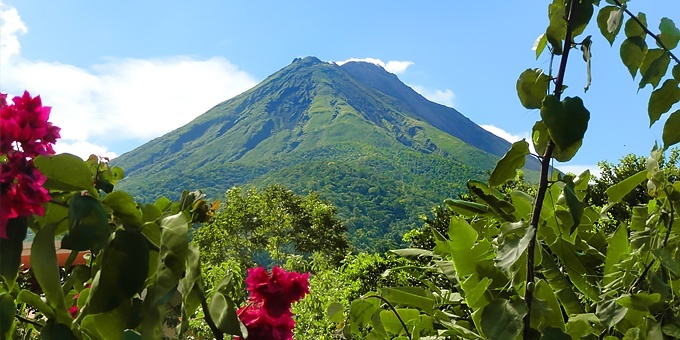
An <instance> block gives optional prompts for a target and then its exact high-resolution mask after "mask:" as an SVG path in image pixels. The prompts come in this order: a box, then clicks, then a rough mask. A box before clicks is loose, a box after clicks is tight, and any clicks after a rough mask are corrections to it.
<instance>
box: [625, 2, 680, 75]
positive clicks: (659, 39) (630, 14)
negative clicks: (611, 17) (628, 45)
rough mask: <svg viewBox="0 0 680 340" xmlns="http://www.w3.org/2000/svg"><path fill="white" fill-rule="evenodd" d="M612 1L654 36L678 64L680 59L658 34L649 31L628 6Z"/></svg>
mask: <svg viewBox="0 0 680 340" xmlns="http://www.w3.org/2000/svg"><path fill="white" fill-rule="evenodd" d="M614 3H615V4H616V5H617V6H619V7H620V8H622V9H623V11H624V12H626V14H628V15H629V16H630V18H631V19H633V20H634V21H635V22H636V23H637V24H638V25H639V26H640V27H641V28H642V29H643V30H644V31H645V33H647V34H649V35H651V36H652V37H654V40H656V43H657V44H659V47H661V48H663V49H664V50H665V51H666V52H668V54H670V55H671V58H673V60H675V63H676V64H680V59H678V57H676V56H675V54H673V52H671V50H670V49H669V48H668V47H666V45H664V43H663V41H661V38H659V36H658V35H656V34H654V32H652V31H650V30H649V29H648V28H647V26H645V24H644V23H643V22H642V21H640V19H638V17H637V16H636V15H633V13H631V11H629V10H628V8H625V7H623V4H621V2H619V0H614Z"/></svg>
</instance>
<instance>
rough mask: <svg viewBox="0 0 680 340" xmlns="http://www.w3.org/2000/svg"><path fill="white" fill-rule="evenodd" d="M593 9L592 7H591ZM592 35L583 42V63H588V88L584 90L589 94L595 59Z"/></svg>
mask: <svg viewBox="0 0 680 340" xmlns="http://www.w3.org/2000/svg"><path fill="white" fill-rule="evenodd" d="M590 6H591V8H592V5H590ZM590 37H591V36H590V35H589V36H587V37H586V38H585V39H583V42H581V52H582V53H583V61H585V62H586V79H587V80H586V86H585V87H584V88H583V91H584V92H588V89H589V88H590V82H591V81H592V79H591V76H590V59H591V58H592V57H593V55H592V54H591V53H590V48H591V46H592V44H593V42H592V41H591V40H590Z"/></svg>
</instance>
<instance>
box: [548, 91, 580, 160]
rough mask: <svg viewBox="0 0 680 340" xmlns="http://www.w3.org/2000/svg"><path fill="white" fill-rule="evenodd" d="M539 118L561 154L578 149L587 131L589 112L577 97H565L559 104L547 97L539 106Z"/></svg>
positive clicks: (551, 96)
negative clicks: (575, 147)
mask: <svg viewBox="0 0 680 340" xmlns="http://www.w3.org/2000/svg"><path fill="white" fill-rule="evenodd" d="M541 118H542V119H543V123H544V124H545V126H546V127H547V128H548V132H549V134H550V137H551V139H552V140H553V142H554V143H555V146H556V148H557V149H558V151H559V152H563V151H566V150H568V149H569V148H572V147H574V146H578V147H580V143H581V142H582V139H583V136H584V135H585V133H586V130H587V129H588V121H589V120H590V112H589V111H588V110H587V109H586V108H585V107H584V106H583V101H582V100H581V98H579V97H566V98H565V99H564V100H563V101H561V102H560V101H559V100H558V99H557V97H555V96H553V95H548V96H546V97H545V99H544V100H543V106H541Z"/></svg>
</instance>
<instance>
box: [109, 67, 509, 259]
mask: <svg viewBox="0 0 680 340" xmlns="http://www.w3.org/2000/svg"><path fill="white" fill-rule="evenodd" d="M364 64H366V63H347V64H344V65H342V66H339V65H337V64H334V63H327V62H323V61H321V60H319V59H318V58H315V57H306V58H298V59H295V60H294V61H293V62H292V63H291V64H290V65H288V66H286V67H284V68H282V69H281V70H279V71H277V72H276V73H274V74H272V75H271V76H269V77H267V78H266V79H265V80H263V81H262V82H261V83H259V84H258V85H256V86H255V87H253V88H251V89H249V90H248V91H245V92H244V93H242V94H240V95H238V96H236V97H234V98H232V99H229V100H226V101H224V102H222V103H219V104H218V105H216V106H215V107H213V108H212V109H210V110H208V111H207V112H206V113H204V114H202V115H200V116H199V117H197V118H195V119H194V120H193V121H192V122H190V123H189V124H187V125H185V126H182V127H180V128H178V129H176V130H174V131H172V132H170V133H167V134H165V135H164V136H161V137H158V138H155V139H154V140H152V141H150V142H148V143H146V144H144V145H142V146H140V147H138V148H137V149H135V150H133V151H131V152H128V153H125V154H123V155H121V156H120V157H118V158H116V159H115V160H114V163H115V164H116V165H119V166H121V167H123V168H124V169H126V171H127V176H126V179H124V180H123V181H121V182H120V184H119V186H120V187H121V188H122V189H125V190H127V191H128V192H130V193H132V194H133V195H135V196H136V197H138V198H139V199H142V200H151V199H155V197H157V196H159V195H166V196H173V195H177V194H178V192H177V190H178V188H186V189H194V188H199V189H202V190H204V191H205V192H206V193H208V194H209V195H210V196H212V197H215V198H217V197H219V196H221V195H222V194H223V193H224V192H225V191H226V190H227V189H229V188H230V187H232V186H234V185H255V186H263V185H268V184H274V183H276V184H283V185H284V186H286V187H289V188H291V189H294V190H296V191H298V192H304V191H310V190H314V191H317V192H319V193H320V195H321V196H322V198H324V199H328V200H330V201H331V203H333V204H334V205H336V206H338V208H339V215H340V217H342V218H344V220H346V221H348V223H349V224H350V225H349V226H348V230H350V232H352V233H355V234H356V233H357V232H358V233H359V234H362V233H364V234H363V235H365V238H381V237H386V238H387V239H386V240H385V244H384V246H385V247H388V246H389V245H390V244H391V245H394V244H397V243H399V241H400V237H401V236H400V233H401V232H403V231H406V230H408V229H410V228H412V227H414V225H413V224H414V223H418V221H419V220H418V215H420V214H422V213H424V212H426V211H428V210H429V208H430V207H431V206H432V205H434V204H437V203H440V202H441V201H442V200H443V199H444V198H447V197H453V196H455V195H457V194H459V193H462V192H463V191H464V190H465V183H464V181H465V180H467V179H482V180H484V179H485V178H486V176H487V172H488V171H490V170H491V169H493V166H494V165H495V163H496V161H497V160H498V157H499V156H501V155H502V154H504V153H505V151H507V150H508V149H509V147H510V144H509V143H508V142H506V141H504V140H502V139H500V138H499V137H496V136H495V135H492V134H491V133H490V132H487V131H486V130H483V129H482V128H480V127H479V126H477V125H476V124H474V123H473V122H472V121H470V120H469V119H468V118H466V117H464V116H463V115H462V114H460V113H459V112H457V111H455V110H454V109H452V108H448V107H445V106H442V105H439V104H436V103H432V102H430V101H427V100H426V99H425V98H424V97H422V96H421V95H419V94H417V93H416V92H415V91H413V90H412V89H411V88H410V87H408V86H406V85H404V84H403V83H401V81H399V79H398V78H397V77H396V75H392V74H391V73H388V72H387V71H385V70H384V69H382V68H380V67H378V66H375V65H372V64H371V65H364ZM374 66H375V67H374ZM435 118H438V119H439V120H437V119H435ZM428 119H429V120H432V122H430V121H428ZM435 124H437V125H438V126H440V127H437V126H435ZM444 129H447V130H448V131H454V132H455V131H458V130H461V129H462V130H463V131H467V132H471V133H468V135H465V136H463V138H465V139H467V140H469V141H471V142H472V143H476V144H477V145H480V147H486V148H487V149H489V151H485V150H483V149H480V147H477V146H474V145H473V144H471V143H469V142H465V141H464V140H462V138H458V137H456V136H453V135H451V133H450V132H447V131H446V130H444ZM475 135H477V137H479V138H478V139H477V140H473V139H474V138H473V137H475ZM500 150H503V151H502V152H501V151H500ZM366 178H370V179H371V181H370V182H369V181H366ZM329 179H333V181H330V180H329ZM173 189H174V191H173ZM381 193H382V196H381ZM389 200H396V202H390V201H389ZM360 203H361V204H360ZM362 204H363V206H362ZM366 206H368V208H367V207H366ZM415 210H417V211H415ZM376 212H380V213H376ZM357 214H363V215H361V216H358V215H357ZM380 215H383V216H380ZM367 216H370V218H369V217H367ZM364 241H365V242H363V243H362V242H359V241H357V240H356V239H355V240H353V243H355V244H356V243H357V242H358V243H359V244H364V245H365V246H370V243H371V242H370V240H368V241H367V240H364Z"/></svg>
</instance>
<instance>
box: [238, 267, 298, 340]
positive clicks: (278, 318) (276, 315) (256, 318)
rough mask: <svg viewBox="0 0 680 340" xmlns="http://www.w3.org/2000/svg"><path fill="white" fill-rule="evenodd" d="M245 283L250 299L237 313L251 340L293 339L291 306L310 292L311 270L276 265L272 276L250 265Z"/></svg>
mask: <svg viewBox="0 0 680 340" xmlns="http://www.w3.org/2000/svg"><path fill="white" fill-rule="evenodd" d="M246 284H247V285H248V291H249V292H250V301H249V303H248V304H247V305H245V306H243V307H241V308H240V309H239V310H238V316H239V319H241V322H243V324H244V325H245V326H246V328H247V329H248V339H271V340H290V339H293V328H294V327H295V321H294V320H293V313H292V312H291V311H290V307H291V305H292V304H293V302H296V301H299V300H300V299H302V298H303V297H304V296H305V294H308V293H309V273H305V274H300V273H296V272H287V271H285V270H283V269H281V268H279V267H274V268H272V273H271V275H269V274H268V273H267V270H266V269H264V268H263V267H257V268H251V269H248V277H247V278H246ZM236 339H240V338H239V337H237V338H236Z"/></svg>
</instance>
